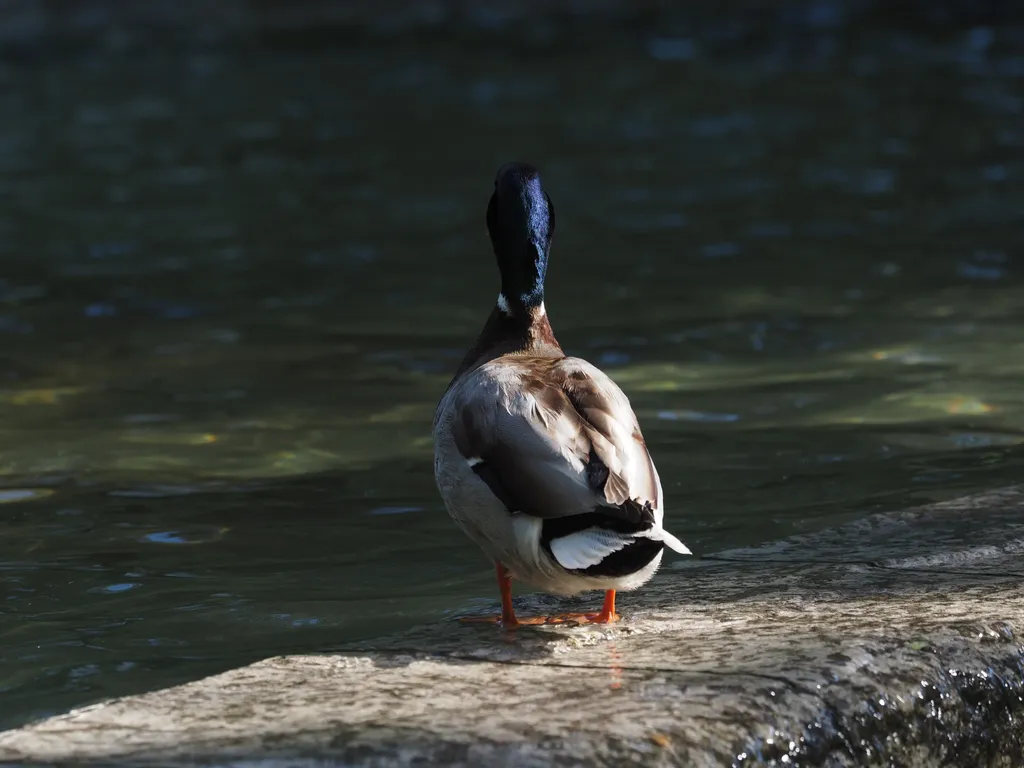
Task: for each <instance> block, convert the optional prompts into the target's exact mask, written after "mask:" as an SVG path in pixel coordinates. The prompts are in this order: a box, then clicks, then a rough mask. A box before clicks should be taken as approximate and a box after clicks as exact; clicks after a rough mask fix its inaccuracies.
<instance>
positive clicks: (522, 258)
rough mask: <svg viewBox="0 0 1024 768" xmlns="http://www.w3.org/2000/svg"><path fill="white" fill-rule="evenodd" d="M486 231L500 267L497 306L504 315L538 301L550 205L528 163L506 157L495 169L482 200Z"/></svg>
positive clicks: (552, 221) (532, 306) (552, 211)
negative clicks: (486, 199) (489, 191)
mask: <svg viewBox="0 0 1024 768" xmlns="http://www.w3.org/2000/svg"><path fill="white" fill-rule="evenodd" d="M487 231H488V232H489V233H490V235H491V243H492V244H493V245H494V255H495V256H497V259H498V269H499V270H500V271H501V293H500V294H499V296H498V307H499V308H500V309H501V311H502V312H504V313H505V314H506V315H515V314H519V313H522V312H528V311H529V310H532V309H535V308H537V307H541V306H542V305H543V304H544V274H545V272H546V271H547V266H548V252H549V251H550V249H551V237H552V236H553V235H554V233H555V207H554V206H553V205H552V204H551V198H550V197H548V196H547V193H546V192H545V191H544V188H543V187H542V186H541V183H540V174H539V173H538V172H537V169H536V168H534V167H533V166H532V165H529V164H527V163H506V164H505V165H503V166H501V168H499V169H498V175H497V177H496V178H495V180H494V194H493V195H491V202H490V204H489V205H488V206H487Z"/></svg>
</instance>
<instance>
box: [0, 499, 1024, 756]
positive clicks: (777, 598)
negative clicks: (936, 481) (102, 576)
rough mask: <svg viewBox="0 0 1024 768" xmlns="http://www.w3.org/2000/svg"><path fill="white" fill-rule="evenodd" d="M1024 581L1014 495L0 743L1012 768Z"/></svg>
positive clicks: (141, 699)
mask: <svg viewBox="0 0 1024 768" xmlns="http://www.w3.org/2000/svg"><path fill="white" fill-rule="evenodd" d="M1022 585H1024V495H1022V492H1021V490H1020V489H1005V490H1001V491H997V492H993V493H989V494H985V495H982V496H975V497H969V498H965V499H959V500H956V501H951V502H946V503H943V504H937V505H932V506H928V507H922V508H918V509H913V510H907V511H904V512H899V513H894V514H886V515H880V516H875V517H871V518H868V519H865V520H862V521H859V522H857V523H853V524H850V525H847V526H844V527H841V528H838V529H833V530H830V531H826V532H823V533H817V534H813V535H807V536H801V537H796V538H792V539H787V540H785V541H782V542H777V543H774V544H771V545H766V546H763V547H757V548H753V549H745V550H733V551H730V552H726V553H721V554H720V555H717V556H714V557H709V558H705V559H701V560H696V559H693V560H676V561H674V562H673V565H672V567H668V568H666V569H664V570H663V571H662V573H661V574H660V575H659V577H658V578H657V579H656V580H655V582H654V583H653V584H651V585H649V586H648V587H646V588H645V589H644V590H642V591H641V592H640V593H636V594H634V595H630V596H628V597H627V598H626V599H625V600H624V601H623V609H624V610H626V611H628V613H629V618H628V619H627V620H626V621H624V622H623V623H621V624H618V625H614V626H612V627H610V628H597V627H570V628H540V629H524V630H520V631H519V632H517V633H515V634H514V636H507V635H504V634H502V633H500V632H498V631H496V630H495V629H494V628H491V627H484V626H462V625H457V624H454V623H452V622H445V623H442V624H439V625H436V626H430V627H423V628H418V629H415V630H412V631H410V632H407V633H404V634H401V635H396V636H391V637H387V638H382V639H380V640H377V641H374V642H366V643H361V644H359V645H358V646H351V647H346V648H344V649H340V650H338V651H336V652H333V653H330V654H323V655H310V656H291V657H280V658H272V659H267V660H265V661H262V662H259V663H257V664H253V665H251V666H249V667H245V668H242V669H237V670H233V671H231V672H227V673H224V674H222V675H217V676H215V677H211V678H207V679H205V680H199V681H196V682H193V683H190V684H187V685H182V686H179V687H175V688H171V689H168V690H163V691H155V692H152V693H148V694H145V695H141V696H134V697H130V698H126V699H121V700H115V701H111V702H107V703H104V704H100V705H96V706H92V707H87V708H84V709H80V710H77V711H74V712H71V713H69V714H67V715H63V716H60V717H54V718H51V719H49V720H45V721H43V722H40V723H36V724H34V725H31V726H28V727H25V728H21V729H18V730H14V731H8V732H5V733H0V760H4V761H16V762H17V761H20V762H26V763H33V764H35V763H40V762H43V763H61V764H65V765H67V764H103V765H122V766H126V765H141V764H159V765H167V766H179V765H180V766H186V765H188V766H193V765H242V764H244V765H245V766H247V767H249V766H314V765H316V766H322V765H324V764H333V763H339V764H344V765H368V766H400V765H402V766H404V765H410V764H426V763H427V762H430V763H433V764H437V765H464V766H480V765H487V766H546V765H578V766H599V765H600V766H605V765H631V764H632V765H653V766H659V765H666V766H667V765H687V766H690V765H692V766H719V765H740V766H747V765H803V766H860V765H872V766H874V765H885V766H934V765H950V766H1019V765H1024V648H1022V644H1021V640H1020V633H1021V632H1022V630H1024V589H1022ZM589 602H592V598H591V599H590V600H589V601H588V604H589ZM555 605H558V606H559V607H562V608H565V607H566V606H565V603H564V601H561V602H559V601H555V600H552V599H549V598H546V597H532V598H526V599H525V600H523V601H522V603H521V606H520V607H521V608H522V609H523V610H545V609H547V608H551V607H553V606H555Z"/></svg>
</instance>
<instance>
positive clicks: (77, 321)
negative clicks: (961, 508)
mask: <svg viewBox="0 0 1024 768" xmlns="http://www.w3.org/2000/svg"><path fill="white" fill-rule="evenodd" d="M474 7H475V6H474ZM844 8H845V6H843V5H842V4H838V3H814V4H811V5H810V6H808V7H807V8H805V9H804V10H803V11H801V13H805V15H806V18H801V19H798V20H797V21H796V22H793V21H792V19H789V17H788V16H786V14H790V13H797V11H792V10H790V11H785V10H784V11H780V13H781V14H782V15H783V16H784V17H786V18H783V19H782V20H781V21H779V20H775V21H778V22H779V23H778V24H775V21H773V22H772V23H771V24H769V27H770V28H769V29H767V30H761V32H763V34H757V35H755V34H750V35H748V34H747V32H751V31H755V32H756V31H757V30H758V29H759V28H758V27H757V26H756V25H757V22H756V20H755V21H747V20H744V19H743V18H739V17H737V18H732V17H728V18H723V19H719V20H717V21H716V19H714V18H710V19H708V20H707V21H706V23H705V24H704V25H703V26H701V25H695V26H694V28H693V29H692V30H687V31H686V32H685V34H683V33H682V32H679V31H673V29H672V28H671V27H670V26H668V25H662V28H660V29H658V30H656V31H652V30H649V29H643V28H642V27H643V25H642V24H639V23H638V26H637V28H636V29H630V30H624V29H623V28H622V27H620V26H615V27H614V28H610V27H608V28H605V27H601V29H604V30H605V31H603V32H602V31H601V29H598V28H597V27H600V25H597V27H595V28H594V29H593V30H591V31H589V32H588V31H587V30H586V29H584V28H581V29H580V30H578V31H577V32H572V33H571V34H570V33H569V32H564V31H563V32H559V31H558V28H557V27H552V28H551V29H549V30H548V32H545V33H544V34H540V33H539V32H535V33H531V34H534V35H535V37H530V38H529V40H527V41H526V42H523V41H522V40H520V38H519V37H518V36H517V35H518V34H519V33H518V32H514V31H510V32H508V34H509V35H510V37H509V38H508V39H503V43H502V44H501V45H497V44H496V45H495V46H493V48H492V47H487V48H486V50H484V49H483V48H482V47H473V46H464V47H456V46H453V45H451V44H448V43H445V42H443V41H440V40H438V41H434V42H431V41H430V40H426V41H424V39H421V38H416V39H415V40H413V39H412V38H411V37H408V36H404V35H403V34H398V33H396V35H395V36H394V37H392V38H390V39H388V40H385V41H381V42H379V44H375V45H373V46H356V45H349V44H344V45H342V44H340V43H336V42H334V43H324V42H323V41H321V42H320V43H316V41H304V44H303V45H300V46H295V45H292V44H289V43H288V42H287V41H283V42H279V44H275V43H273V42H272V40H271V41H270V42H264V43H263V44H262V46H261V47H259V48H258V49H256V50H257V51H258V55H257V54H256V53H254V52H253V51H247V49H246V48H245V46H239V45H238V44H235V43H232V42H231V41H230V40H224V41H220V42H216V41H213V42H210V41H207V42H206V43H203V44H202V45H199V44H184V45H181V46H176V45H169V44H168V45H154V46H150V47H144V48H138V47H136V48H133V47H131V46H130V45H127V46H126V47H118V46H99V47H95V46H94V47H89V46H85V47H84V49H83V50H73V51H66V52H64V53H62V54H61V55H60V56H53V57H50V58H44V59H40V60H38V61H28V62H22V63H18V62H6V61H5V62H4V63H3V64H2V65H0V79H2V81H3V83H4V85H5V88H4V90H3V96H2V98H0V115H2V116H3V117H5V118H6V119H4V120H0V125H2V126H3V128H2V129H0V196H2V197H3V200H4V205H3V206H0V234H2V235H3V237H2V238H0V264H2V266H0V338H2V339H3V341H4V344H3V351H2V352H0V424H2V425H3V428H2V431H0V484H2V485H3V488H0V509H2V510H3V515H4V536H3V538H2V539H0V583H2V584H3V587H4V590H3V595H4V599H5V602H4V607H5V608H6V611H7V614H6V615H7V617H8V620H6V621H4V622H3V623H2V624H0V639H2V641H3V645H4V648H5V650H6V653H5V655H4V657H3V660H2V661H0V672H2V673H3V674H0V691H3V695H4V699H5V703H4V707H3V712H2V715H0V724H10V723H12V722H15V721H18V720H21V719H24V718H27V717H31V716H34V715H39V714H44V713H46V712H50V711H55V710H59V709H61V708H64V707H67V706H71V705H73V704H78V703H82V702H85V701H88V700H92V699H95V698H100V697H103V696H105V695H113V694H118V693H122V692H126V691H133V690H141V689H147V688H152V687H155V686H157V685H163V684H169V683H171V682H177V681H180V680H184V679H189V678H192V677H195V676H198V675H201V674H204V673H206V672H212V671H216V670H218V669H222V668H224V667H226V666H230V665H236V664H240V663H243V662H245V661H247V660H249V659H254V658H258V657H262V656H266V655H269V654H273V653H283V652H296V651H301V650H305V649H315V648H322V647H327V646H330V645H332V644H337V643H340V642H342V641H344V640H349V639H352V638H355V637H359V636H368V635H374V634H379V633H382V632H386V631H388V630H390V629H397V628H400V627H404V626H407V625H408V624H410V623H413V622H416V621H435V620H438V619H440V618H442V617H444V616H446V615H449V613H450V612H452V611H456V610H461V609H464V608H465V607H467V606H469V605H471V604H473V602H474V601H480V600H488V601H489V600H491V599H492V598H493V595H492V587H491V584H490V573H489V570H488V568H487V564H486V563H485V562H483V561H482V559H481V557H480V555H479V553H478V552H477V551H476V550H475V549H474V548H473V547H472V545H471V544H469V543H468V542H467V541H465V540H464V538H463V537H462V536H461V535H460V534H458V533H457V531H456V530H455V529H454V527H453V526H452V524H451V523H450V522H449V521H448V519H447V517H446V516H445V514H444V512H443V510H442V509H441V506H440V502H439V500H438V498H437V495H436V491H435V489H434V487H433V480H432V477H431V456H430V454H431V446H430V440H429V425H430V420H431V416H432V413H433V407H434V404H435V403H436V400H437V398H438V396H439V394H440V393H441V392H442V391H443V389H444V387H445V386H446V384H447V381H448V378H449V376H450V375H451V371H452V370H453V369H454V367H455V366H456V365H457V363H458V360H459V358H460V357H461V355H462V353H463V350H464V349H465V347H466V345H467V343H468V342H469V340H470V339H471V337H472V336H473V334H474V333H475V332H476V330H477V328H478V327H479V325H480V322H481V318H482V316H483V314H484V313H486V311H488V310H489V308H490V305H491V303H492V302H493V299H494V292H495V291H496V289H497V282H496V275H495V272H494V267H493V264H492V263H491V259H490V256H489V254H488V246H487V240H486V235H485V232H484V225H483V210H482V209H483V205H484V204H485V202H486V196H487V194H488V193H489V192H488V190H489V186H490V183H491V174H492V173H493V171H494V168H495V167H496V166H497V165H498V164H499V163H500V162H502V161H504V160H507V159H509V158H511V157H520V158H524V159H531V160H533V161H534V162H536V163H538V164H539V165H540V166H541V167H542V168H543V169H544V170H545V173H546V176H547V179H548V180H547V186H548V187H549V188H550V189H551V192H552V194H553V195H554V196H555V200H556V205H558V210H559V223H558V226H559V233H558V237H557V240H556V246H555V248H556V250H555V253H554V257H553V260H552V265H551V273H550V286H549V291H550V297H549V312H550V314H551V317H552V321H553V323H554V324H555V326H556V328H557V329H558V332H559V335H560V338H561V339H562V341H563V343H564V344H565V345H566V346H567V348H568V349H569V350H570V351H572V352H576V353H579V354H582V355H585V356H586V357H588V358H589V359H592V360H594V361H597V362H599V363H600V364H601V365H602V366H605V367H607V369H608V371H609V373H610V374H611V375H613V376H614V377H615V378H616V379H617V380H618V381H620V383H621V384H622V385H623V387H624V388H625V389H626V391H627V392H628V393H629V395H630V397H631V399H632V401H633V403H634V405H635V407H636V410H637V412H638V414H639V415H640V418H641V420H642V422H643V424H644V430H645V434H646V436H647V439H648V442H649V444H650V446H651V450H652V452H653V453H654V455H655V457H656V458H657V460H658V464H659V468H660V470H661V474H662V477H663V481H664V483H665V486H666V493H667V495H668V498H669V507H670V511H669V514H670V515H671V516H673V518H674V519H675V520H676V522H674V523H673V530H676V531H677V532H678V533H679V535H680V536H681V537H683V538H684V539H685V540H686V541H687V542H688V543H691V544H692V545H693V547H694V549H695V551H698V552H702V551H703V552H706V551H710V550H714V549H719V548H724V547H737V546H743V545H747V544H754V543H757V542H761V541H765V540H769V539H774V538H778V537H782V536H785V535H787V534H790V533H792V532H794V531H803V530H812V529H815V528H821V527H824V526H829V525H834V524H836V523H838V522H841V521H843V520H846V519H849V518H851V517H855V516H858V515H862V514H864V513H866V512H871V511H876V510H878V509H881V508H885V507H895V506H901V505H906V504H908V503H913V502H917V501H925V500H929V499H937V498H943V497H945V496H948V495H952V494H956V493H961V492H965V491H969V490H973V489H980V488H985V487H989V486H991V485H994V484H998V483H1001V482H1005V481H1007V480H1009V479H1014V480H1015V479H1017V478H1019V471H1020V465H1021V456H1022V454H1021V451H1020V448H1019V445H1020V442H1021V434H1022V433H1024V402H1022V400H1024V397H1022V395H1021V391H1020V387H1019V384H1018V382H1019V381H1020V376H1021V374H1022V372H1024V370H1022V368H1024V363H1022V362H1021V361H1022V360H1024V357H1021V355H1020V354H1017V353H1018V352H1020V351H1021V350H1024V324H1022V322H1021V318H1020V306H1021V304H1022V300H1024V289H1022V287H1021V282H1020V279H1019V278H1020V264H1019V259H1018V258H1017V255H1018V253H1019V251H1020V245H1021V244H1022V242H1021V231H1020V227H1019V224H1018V218H1019V211H1020V209H1021V204H1022V202H1024V200H1022V197H1024V188H1022V180H1024V175H1022V173H1021V166H1020V163H1019V162H1017V161H1016V160H1015V159H1014V158H1015V155H1014V154H1013V153H1014V151H1015V150H1017V149H1019V147H1020V146H1021V145H1024V133H1022V132H1021V130H1020V128H1019V125H1018V120H1019V115H1020V112H1021V99H1020V97H1019V95H1018V94H1017V88H1016V78H1018V77H1019V76H1020V68H1019V67H1020V64H1019V62H1020V54H1019V52H1016V51H1014V50H1013V47H1014V45H1015V43H1014V42H1013V41H1012V40H1011V39H1010V38H1009V37H1007V36H1004V35H1003V34H1002V33H1001V32H1000V31H999V30H996V29H987V28H986V30H987V31H986V30H982V31H977V29H973V30H965V31H964V33H963V34H962V35H958V36H954V37H953V38H950V37H948V36H941V35H940V36H937V37H935V38H933V37H932V36H930V35H927V34H923V33H911V32H908V31H906V30H900V29H892V28H890V27H888V26H885V25H882V26H878V27H875V26H871V25H867V26H857V25H856V24H855V23H854V21H852V20H851V18H850V17H849V15H848V14H847V12H846V11H845V10H844ZM472 12H473V13H480V14H482V13H484V11H483V10H479V11H472ZM787 19H789V20H787ZM483 21H486V22H487V29H489V30H491V32H490V33H488V34H497V33H495V32H494V31H493V30H494V29H496V28H505V27H506V26H507V24H510V23H511V22H508V23H506V22H505V21H503V20H502V19H489V20H488V19H484V20H483ZM481 23H482V22H481ZM791 23H797V24H798V28H799V30H798V31H797V32H794V31H793V29H792V28H791V27H790V26H788V25H790V24H791ZM749 25H753V26H749ZM744 30H746V32H745V31H744ZM787 30H788V31H787ZM655 32H656V33H655ZM480 34H483V32H480ZM536 35H539V37H536ZM545 35H546V37H545ZM587 35H593V36H594V38H593V39H594V40H599V41H603V42H601V44H600V45H594V44H592V43H593V41H592V40H591V38H589V37H587ZM602 35H604V37H602ZM269 37H270V38H272V37H273V36H269ZM528 37H529V36H528ZM588 41H590V42H588ZM609 41H610V42H609ZM743 41H746V42H743ZM521 45H528V46H533V47H529V48H528V49H529V51H530V55H524V54H522V49H521V48H520V47H518V46H521ZM356 73H359V75H358V76H356ZM597 84H599V85H597ZM667 577H670V574H669V575H666V578H667ZM12 617H13V620H11V618H12Z"/></svg>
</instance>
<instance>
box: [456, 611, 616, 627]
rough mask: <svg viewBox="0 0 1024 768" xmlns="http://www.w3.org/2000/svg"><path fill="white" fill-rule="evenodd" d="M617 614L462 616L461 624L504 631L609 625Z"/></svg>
mask: <svg viewBox="0 0 1024 768" xmlns="http://www.w3.org/2000/svg"><path fill="white" fill-rule="evenodd" d="M619 619H620V616H619V614H617V613H611V614H605V613H604V611H602V612H601V613H560V614H557V615H555V616H514V617H511V618H508V617H502V616H462V617H460V618H459V621H461V622H462V623H463V624H500V625H501V626H503V627H505V628H506V629H511V628H514V627H519V626H559V625H564V624H610V623H612V622H615V621H619Z"/></svg>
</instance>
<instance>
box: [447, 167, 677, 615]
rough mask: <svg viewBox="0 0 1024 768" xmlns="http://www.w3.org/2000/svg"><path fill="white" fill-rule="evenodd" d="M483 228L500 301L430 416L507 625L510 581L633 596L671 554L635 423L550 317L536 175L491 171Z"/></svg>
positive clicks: (548, 223) (610, 610)
mask: <svg viewBox="0 0 1024 768" xmlns="http://www.w3.org/2000/svg"><path fill="white" fill-rule="evenodd" d="M494 187H495V189H494V194H493V195H492V196H491V201H490V205H489V206H488V207H487V228H488V230H489V232H490V235H491V242H492V244H493V245H494V253H495V255H496V256H497V260H498V268H499V270H500V272H501V293H499V294H498V302H497V306H496V307H495V308H494V309H493V310H492V311H491V314H490V317H488V319H487V323H486V324H485V325H484V328H483V331H482V332H481V333H480V336H479V338H478V339H477V340H476V343H475V344H474V345H473V347H472V349H470V350H469V352H468V353H467V354H466V357H465V359H464V360H463V362H462V365H461V366H460V367H459V370H458V372H457V373H456V374H455V378H454V379H453V380H452V383H451V384H450V385H449V387H448V391H447V392H445V394H444V397H443V398H442V399H441V402H440V404H439V405H438V407H437V413H436V415H435V417H434V475H435V478H436V480H437V486H438V488H439V490H440V491H441V496H442V497H443V498H444V502H445V505H446V506H447V507H448V511H449V512H450V513H451V515H452V517H453V518H454V519H455V521H456V522H457V523H458V524H459V526H460V527H462V529H463V530H464V531H465V532H466V533H467V534H468V535H469V537H470V538H471V539H473V540H474V541H475V542H476V543H477V544H478V545H479V546H480V547H482V548H483V550H484V551H485V552H486V553H487V554H488V555H490V556H491V557H492V558H493V559H494V561H495V566H496V568H497V573H498V584H499V587H500V589H501V601H502V613H501V622H502V623H503V624H505V625H515V624H519V623H542V622H546V621H564V620H566V619H567V618H569V617H556V618H552V619H543V618H535V619H529V620H523V619H518V620H517V618H516V615H515V612H514V611H513V610H512V596H511V595H512V593H511V579H512V578H517V579H520V580H522V581H524V582H527V583H529V584H532V585H534V586H536V587H539V588H541V589H544V590H546V591H549V592H557V593H561V594H573V593H576V592H582V591H584V590H588V589H603V590H606V597H605V602H604V608H603V609H602V610H601V612H600V613H596V614H585V615H582V616H573V617H571V618H572V619H573V620H586V621H592V622H600V623H603V622H608V621H615V620H616V619H617V618H618V616H617V615H616V613H615V592H616V590H630V589H636V588H637V587H639V586H641V585H642V584H644V583H645V582H647V581H648V580H649V579H650V578H651V577H652V576H653V575H654V572H655V571H656V570H657V569H658V566H659V564H660V563H661V557H662V554H663V551H664V549H665V547H668V548H670V549H673V550H675V551H676V552H679V553H681V554H689V550H688V549H687V548H686V547H685V546H683V544H682V543H681V542H680V541H679V540H678V539H677V538H676V537H675V536H673V535H672V534H670V533H668V532H667V531H665V530H664V529H663V528H662V525H661V522H662V515H663V512H662V491H661V482H660V481H659V479H658V472H657V470H656V469H655V468H654V462H653V461H651V457H650V455H649V454H648V452H647V447H646V445H645V444H644V439H643V436H642V435H641V433H640V427H639V425H638V424H637V420H636V416H635V415H634V413H633V410H632V408H631V407H630V405H629V401H628V400H627V399H626V396H625V395H624V394H623V393H622V391H621V390H620V389H619V388H618V386H617V385H616V384H615V382H613V381H612V380H611V379H610V378H608V376H606V375H605V374H604V373H602V372H601V371H600V370H598V369H597V368H595V367H594V366H593V365H591V364H590V363H588V362H586V361H584V360H580V359H579V358H574V357H566V356H565V353H563V352H562V348H561V347H560V346H559V345H558V342H557V341H556V340H555V336H554V333H553V332H552V330H551V325H550V323H549V322H548V318H547V315H546V313H545V310H544V273H545V270H546V268H547V261H548V253H549V251H550V248H551V237H552V235H553V234H554V230H555V211H554V208H553V206H552V204H551V199H550V198H549V197H548V196H547V194H546V193H545V192H544V190H543V188H542V187H541V183H540V176H539V175H538V173H537V170H536V169H535V168H533V167H532V166H529V165H526V164H523V163H509V164H507V165H505V166H503V167H502V168H501V169H500V170H499V171H498V176H497V179H496V180H495V182H494Z"/></svg>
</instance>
